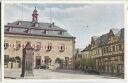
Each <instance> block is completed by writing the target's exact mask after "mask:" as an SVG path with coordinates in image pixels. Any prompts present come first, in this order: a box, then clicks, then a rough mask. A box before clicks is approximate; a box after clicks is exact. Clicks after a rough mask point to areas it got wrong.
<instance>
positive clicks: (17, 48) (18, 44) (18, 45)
mask: <svg viewBox="0 0 128 83" xmlns="http://www.w3.org/2000/svg"><path fill="white" fill-rule="evenodd" d="M20 47H21V42H20V41H16V50H19V49H20Z"/></svg>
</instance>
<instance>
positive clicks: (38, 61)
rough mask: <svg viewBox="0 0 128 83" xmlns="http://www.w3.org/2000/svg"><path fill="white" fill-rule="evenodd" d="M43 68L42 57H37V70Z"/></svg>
mask: <svg viewBox="0 0 128 83" xmlns="http://www.w3.org/2000/svg"><path fill="white" fill-rule="evenodd" d="M40 66H41V56H36V68H40Z"/></svg>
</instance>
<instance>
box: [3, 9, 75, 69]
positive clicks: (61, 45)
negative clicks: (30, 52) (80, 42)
mask: <svg viewBox="0 0 128 83" xmlns="http://www.w3.org/2000/svg"><path fill="white" fill-rule="evenodd" d="M4 36H5V37H4V49H5V50H4V56H5V57H4V58H5V67H6V65H8V64H9V62H10V61H11V62H13V63H15V62H18V63H21V62H22V54H23V53H22V49H23V48H24V47H25V45H26V43H27V42H30V43H31V45H32V47H33V48H34V49H35V52H34V67H38V66H40V65H41V64H46V63H47V62H49V60H50V63H51V65H54V64H55V62H56V59H57V58H60V59H63V60H64V61H65V60H66V61H67V60H69V59H70V58H71V57H72V56H73V55H74V48H75V37H73V36H71V35H70V34H69V33H68V32H67V30H64V29H62V28H60V27H58V26H56V25H55V24H54V23H42V22H38V12H37V10H36V9H35V10H34V11H33V14H32V21H15V22H13V23H8V24H7V25H5V26H4ZM15 57H17V60H18V61H14V58H15ZM10 58H11V60H10ZM13 66H14V65H13Z"/></svg>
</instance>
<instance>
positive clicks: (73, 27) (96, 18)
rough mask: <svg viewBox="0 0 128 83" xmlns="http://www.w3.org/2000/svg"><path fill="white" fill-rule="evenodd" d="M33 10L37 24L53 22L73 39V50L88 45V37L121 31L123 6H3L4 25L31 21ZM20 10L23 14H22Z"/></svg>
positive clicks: (89, 39)
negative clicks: (113, 29) (35, 10)
mask: <svg viewBox="0 0 128 83" xmlns="http://www.w3.org/2000/svg"><path fill="white" fill-rule="evenodd" d="M35 6H36V7H37V10H38V13H39V21H40V22H50V8H51V17H52V22H54V23H55V25H58V26H60V27H62V28H64V29H66V30H67V31H68V32H69V33H70V34H71V35H73V36H74V37H76V48H85V47H86V46H87V45H88V44H89V43H90V41H91V36H100V35H102V34H105V33H107V32H109V29H111V28H123V27H124V10H123V9H124V8H123V4H76V3H75V4H65V3H61V4H59V3H58V4H55V3H54V4H46V3H45V4H42V3H40V4H29V3H27V4H23V7H22V5H21V4H20V3H19V4H18V3H17V4H16V3H15V4H14V3H13V4H12V3H11V4H10V3H8V4H5V6H4V22H5V24H7V23H11V22H13V21H16V20H25V21H31V20H32V15H31V14H32V11H33V10H34V8H35ZM22 8H23V12H22Z"/></svg>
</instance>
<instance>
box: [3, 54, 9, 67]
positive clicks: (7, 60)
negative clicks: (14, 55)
mask: <svg viewBox="0 0 128 83" xmlns="http://www.w3.org/2000/svg"><path fill="white" fill-rule="evenodd" d="M4 63H5V64H6V65H7V64H8V63H9V55H4Z"/></svg>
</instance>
